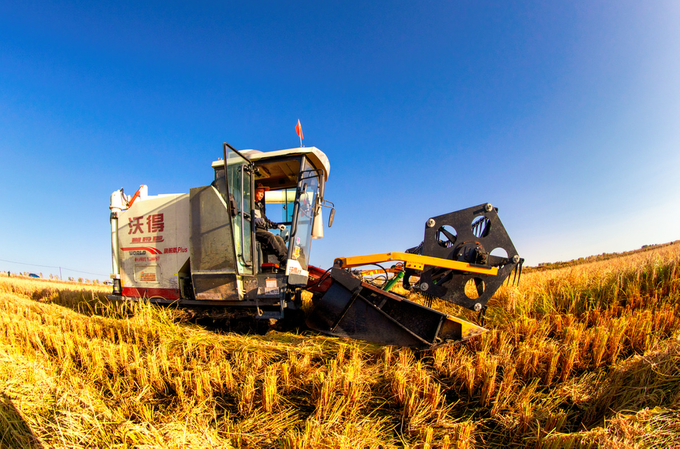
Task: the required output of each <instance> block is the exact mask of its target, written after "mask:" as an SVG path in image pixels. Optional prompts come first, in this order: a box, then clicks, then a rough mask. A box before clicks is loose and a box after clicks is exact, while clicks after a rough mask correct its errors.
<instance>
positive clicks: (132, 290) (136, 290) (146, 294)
mask: <svg viewBox="0 0 680 449" xmlns="http://www.w3.org/2000/svg"><path fill="white" fill-rule="evenodd" d="M122 293H123V296H131V297H134V298H151V297H152V296H155V297H158V296H160V297H161V298H165V299H179V290H177V289H175V288H141V287H123V292H122Z"/></svg>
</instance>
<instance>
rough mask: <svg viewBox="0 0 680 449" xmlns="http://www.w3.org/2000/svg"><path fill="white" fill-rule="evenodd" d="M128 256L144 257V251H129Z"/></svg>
mask: <svg viewBox="0 0 680 449" xmlns="http://www.w3.org/2000/svg"><path fill="white" fill-rule="evenodd" d="M130 254H132V255H133V256H144V255H146V251H130Z"/></svg>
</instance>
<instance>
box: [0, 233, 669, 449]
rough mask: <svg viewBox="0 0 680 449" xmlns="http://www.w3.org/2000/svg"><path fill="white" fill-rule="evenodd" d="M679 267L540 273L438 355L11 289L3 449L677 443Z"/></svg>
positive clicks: (13, 282)
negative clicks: (226, 330) (214, 327)
mask: <svg viewBox="0 0 680 449" xmlns="http://www.w3.org/2000/svg"><path fill="white" fill-rule="evenodd" d="M679 263H680V245H677V244H676V245H671V246H667V247H664V248H661V249H659V250H656V251H649V252H645V253H640V254H635V255H631V256H626V257H622V258H618V259H612V260H608V261H604V262H597V263H592V264H586V265H579V266H576V267H571V268H565V269H560V270H554V271H541V272H533V273H529V274H527V276H525V277H524V279H523V283H522V285H521V286H520V287H504V288H502V289H501V290H500V291H499V292H498V294H497V295H496V296H495V297H494V299H492V301H491V302H490V303H489V306H490V307H489V311H488V313H487V317H486V322H485V326H486V327H488V328H489V329H490V332H487V333H486V334H484V335H483V336H482V337H480V338H478V339H476V340H472V341H469V342H467V343H465V344H462V345H457V346H451V347H442V348H439V349H436V350H433V351H429V352H425V353H417V352H414V351H412V350H410V349H405V348H396V347H378V346H375V345H370V344H366V343H362V342H356V341H347V340H341V339H335V338H327V337H321V336H318V335H315V334H311V333H310V334H309V335H297V334H290V333H279V332H274V331H270V332H269V333H268V334H267V335H264V336H257V335H238V334H215V333H213V332H209V331H207V330H204V329H202V328H199V327H197V326H194V325H190V324H188V323H186V322H184V321H183V320H182V319H180V318H181V314H180V313H178V312H176V311H173V310H171V309H162V308H157V307H152V306H149V305H148V304H133V305H121V304H110V303H109V302H108V301H107V300H106V299H105V294H106V293H107V292H108V289H107V288H97V287H95V286H84V285H83V286H79V285H72V284H69V285H59V284H53V283H49V282H40V281H29V280H20V279H7V278H2V279H0V447H26V448H29V447H31V448H32V447H59V448H61V447H63V448H67V447H68V448H73V447H159V448H160V447H163V448H165V447H170V448H175V447H177V448H180V447H183V448H185V447H186V448H188V447H191V448H194V447H198V448H201V447H211V448H212V447H288V448H316V447H329V448H336V447H337V448H342V447H347V448H349V447H352V448H356V447H403V446H407V447H421V448H456V447H459V448H472V447H489V446H490V447H508V446H511V447H546V448H561V447H677V446H679V445H680V425H679V424H678V423H679V422H680V332H679V329H680V313H679V312H680V310H679V308H680V290H679V288H680V284H679V283H680V272H679V270H678V264H679ZM414 299H418V298H414ZM434 306H435V307H437V308H439V309H441V310H446V311H448V312H449V313H453V314H457V315H463V316H465V317H466V318H467V319H469V320H471V321H476V320H477V316H476V315H475V314H472V313H469V312H468V311H464V310H460V308H458V307H456V306H451V305H449V304H445V303H442V302H435V304H434Z"/></svg>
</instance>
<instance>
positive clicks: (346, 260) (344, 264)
mask: <svg viewBox="0 0 680 449" xmlns="http://www.w3.org/2000/svg"><path fill="white" fill-rule="evenodd" d="M391 260H403V261H404V262H406V268H412V269H414V270H420V271H422V270H423V269H424V268H425V265H429V266H432V267H440V268H448V269H450V270H457V271H466V272H468V273H480V274H490V275H492V276H496V275H497V274H498V267H490V268H483V267H479V266H476V265H470V264H469V263H467V262H459V261H457V260H448V259H440V258H438V257H430V256H420V255H418V254H411V253H380V254H369V255H367V256H353V257H338V258H336V259H335V265H336V266H337V265H339V266H340V267H341V268H351V267H361V266H363V265H368V264H371V263H381V262H389V261H391Z"/></svg>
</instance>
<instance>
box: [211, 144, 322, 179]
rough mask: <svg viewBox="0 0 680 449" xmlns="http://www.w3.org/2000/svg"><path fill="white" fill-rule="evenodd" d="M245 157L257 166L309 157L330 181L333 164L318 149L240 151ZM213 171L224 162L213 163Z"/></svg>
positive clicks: (222, 165)
mask: <svg viewBox="0 0 680 449" xmlns="http://www.w3.org/2000/svg"><path fill="white" fill-rule="evenodd" d="M239 153H241V154H242V155H243V156H245V157H247V158H248V160H250V161H251V162H253V163H255V164H257V162H264V161H267V160H269V159H275V158H283V157H292V156H300V155H304V156H307V159H309V162H310V163H311V164H312V165H313V166H314V168H315V169H317V170H322V171H323V174H324V180H325V181H327V180H328V175H329V173H330V171H331V164H330V162H329V160H328V157H327V156H326V154H325V153H324V152H323V151H321V150H320V149H318V148H316V147H299V148H289V149H287V150H274V151H266V152H265V151H258V150H242V151H239ZM212 167H213V169H215V168H219V167H224V161H223V160H221V159H220V160H217V161H215V162H213V163H212Z"/></svg>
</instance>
